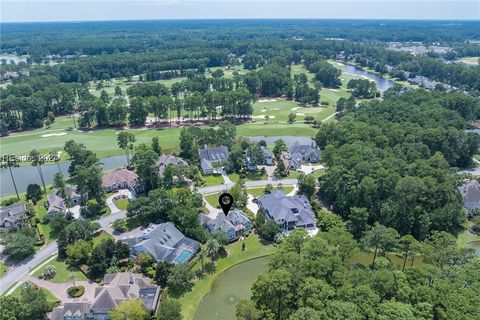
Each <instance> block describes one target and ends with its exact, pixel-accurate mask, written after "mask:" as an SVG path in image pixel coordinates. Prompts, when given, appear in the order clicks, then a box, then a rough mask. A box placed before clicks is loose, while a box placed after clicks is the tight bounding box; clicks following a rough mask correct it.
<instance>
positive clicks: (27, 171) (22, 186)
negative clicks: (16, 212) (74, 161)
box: [0, 156, 127, 197]
mask: <svg viewBox="0 0 480 320" xmlns="http://www.w3.org/2000/svg"><path fill="white" fill-rule="evenodd" d="M100 162H101V163H102V164H103V170H104V171H106V170H111V169H115V168H119V167H122V166H124V165H126V164H127V159H126V157H125V156H113V157H106V158H101V159H100ZM69 166H70V162H63V163H60V164H59V166H57V165H56V164H45V165H43V166H42V172H43V178H44V179H45V183H46V184H51V183H52V182H53V176H54V175H55V173H57V172H58V171H59V168H58V167H60V170H61V171H62V173H63V174H64V176H65V177H66V176H68V167H69ZM12 173H13V177H14V178H15V183H16V184H17V189H18V193H22V192H26V190H27V186H28V185H29V184H31V183H37V184H38V185H40V186H41V181H40V176H39V174H38V170H37V168H36V167H32V166H22V167H18V168H12ZM14 194H15V188H14V187H13V182H12V178H11V177H10V172H9V171H8V169H1V170H0V197H6V196H11V195H14Z"/></svg>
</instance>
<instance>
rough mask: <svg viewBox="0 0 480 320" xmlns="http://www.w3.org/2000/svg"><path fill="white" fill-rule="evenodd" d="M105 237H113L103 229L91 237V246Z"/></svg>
mask: <svg viewBox="0 0 480 320" xmlns="http://www.w3.org/2000/svg"><path fill="white" fill-rule="evenodd" d="M105 239H113V236H112V235H111V234H110V233H108V232H105V231H102V232H100V233H99V234H97V235H96V236H95V237H93V247H94V248H95V247H96V246H98V245H99V244H100V243H101V242H102V241H103V240H105Z"/></svg>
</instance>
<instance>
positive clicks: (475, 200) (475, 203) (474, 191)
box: [458, 180, 480, 210]
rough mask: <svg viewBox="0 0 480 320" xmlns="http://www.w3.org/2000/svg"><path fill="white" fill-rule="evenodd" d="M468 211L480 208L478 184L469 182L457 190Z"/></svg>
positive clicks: (479, 186)
mask: <svg viewBox="0 0 480 320" xmlns="http://www.w3.org/2000/svg"><path fill="white" fill-rule="evenodd" d="M458 190H459V191H460V194H461V195H462V199H463V203H464V205H465V207H466V208H467V209H468V210H471V209H473V208H478V207H480V183H479V182H478V181H477V180H471V181H469V182H467V183H465V184H464V185H462V186H460V187H459V188H458Z"/></svg>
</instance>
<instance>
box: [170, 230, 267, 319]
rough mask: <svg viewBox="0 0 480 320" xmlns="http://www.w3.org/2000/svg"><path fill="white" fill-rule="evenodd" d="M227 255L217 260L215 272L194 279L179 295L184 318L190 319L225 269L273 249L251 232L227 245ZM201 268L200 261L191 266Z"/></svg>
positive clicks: (196, 268) (194, 268) (195, 268)
mask: <svg viewBox="0 0 480 320" xmlns="http://www.w3.org/2000/svg"><path fill="white" fill-rule="evenodd" d="M242 243H245V251H242ZM227 251H228V252H229V256H228V257H226V258H224V259H219V260H218V261H217V266H216V268H215V272H214V273H212V274H207V275H206V276H205V277H204V278H202V279H198V280H196V281H195V283H194V286H193V288H192V290H191V291H189V292H187V293H185V294H184V295H183V296H182V297H180V299H179V301H180V303H181V304H182V314H183V317H184V319H185V320H192V319H193V317H194V315H195V311H196V309H197V307H198V304H199V303H200V301H201V300H202V298H203V296H205V295H206V294H207V293H208V292H209V291H210V289H211V286H212V283H213V281H214V280H215V279H216V278H217V277H218V276H219V275H220V274H221V273H222V272H223V271H225V270H226V269H228V268H230V267H232V266H234V265H236V264H239V263H241V262H244V261H247V260H250V259H253V258H257V257H261V256H266V255H270V254H272V253H273V252H274V251H275V247H274V246H272V245H263V244H262V243H261V242H260V240H259V238H258V236H256V235H253V234H251V235H250V236H249V237H248V238H246V239H245V240H244V241H237V242H235V243H233V244H230V245H228V246H227ZM200 268H201V266H200V262H199V261H197V263H196V264H195V265H194V266H193V270H199V269H200Z"/></svg>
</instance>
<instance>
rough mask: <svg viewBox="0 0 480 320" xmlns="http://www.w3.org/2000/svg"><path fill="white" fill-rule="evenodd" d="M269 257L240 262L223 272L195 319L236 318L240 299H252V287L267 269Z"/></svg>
mask: <svg viewBox="0 0 480 320" xmlns="http://www.w3.org/2000/svg"><path fill="white" fill-rule="evenodd" d="M268 260H269V257H263V258H257V259H253V260H249V261H246V262H243V263H240V264H238V265H236V266H234V267H231V268H230V269H228V270H225V271H224V272H222V273H221V274H220V275H219V276H218V277H217V279H215V281H214V282H213V284H212V289H211V290H210V292H209V293H208V294H207V295H206V296H205V297H203V299H202V301H200V304H199V305H198V308H197V312H196V313H195V317H194V319H195V320H224V319H235V306H236V305H237V303H238V301H239V300H242V299H250V295H251V292H250V289H251V287H252V284H253V282H254V281H255V279H257V277H258V275H259V274H260V273H263V272H266V271H267V263H268Z"/></svg>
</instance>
